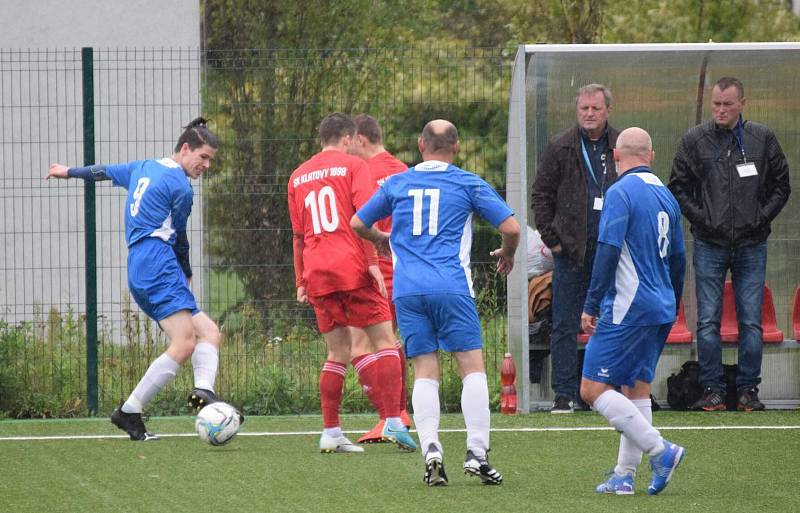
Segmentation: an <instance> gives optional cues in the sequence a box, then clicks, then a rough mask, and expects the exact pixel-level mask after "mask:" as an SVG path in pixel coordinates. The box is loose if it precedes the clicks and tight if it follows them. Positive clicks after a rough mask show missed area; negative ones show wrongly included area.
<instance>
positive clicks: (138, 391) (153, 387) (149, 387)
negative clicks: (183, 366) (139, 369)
mask: <svg viewBox="0 0 800 513" xmlns="http://www.w3.org/2000/svg"><path fill="white" fill-rule="evenodd" d="M178 367H180V364H179V363H178V362H176V361H175V360H173V359H172V358H170V357H169V356H167V355H166V353H164V354H162V355H161V356H159V357H158V358H156V359H155V360H153V363H151V364H150V367H148V368H147V372H145V373H144V376H142V379H141V380H140V381H139V384H138V385H136V388H134V389H133V392H131V395H130V396H128V399H127V400H126V401H125V404H123V405H122V411H123V412H125V413H142V410H143V409H144V407H145V406H147V403H149V402H150V401H151V400H152V399H153V397H155V395H156V394H157V393H158V392H159V391H160V390H161V389H162V388H164V387H165V386H167V383H169V382H170V381H172V380H173V379H174V378H175V374H176V373H177V372H178Z"/></svg>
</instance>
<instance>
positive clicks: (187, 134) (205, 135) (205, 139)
mask: <svg viewBox="0 0 800 513" xmlns="http://www.w3.org/2000/svg"><path fill="white" fill-rule="evenodd" d="M207 125H208V120H207V119H206V118H203V117H200V118H195V119H193V120H191V121H190V122H189V124H188V125H186V126H185V127H183V128H184V130H183V133H182V134H181V136H180V137H178V142H177V143H176V144H175V153H177V152H179V151H181V148H182V147H183V145H184V143H186V144H188V145H189V149H190V150H196V149H197V148H199V147H201V146H202V145H204V144H207V145H209V146H211V147H212V148H214V149H217V148H219V139H217V136H216V135H214V132H212V131H211V130H209V129H208V126H207Z"/></svg>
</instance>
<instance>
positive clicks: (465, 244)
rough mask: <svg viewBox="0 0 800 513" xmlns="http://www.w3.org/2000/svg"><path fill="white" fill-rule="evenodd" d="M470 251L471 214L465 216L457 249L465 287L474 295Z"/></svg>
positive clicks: (470, 294)
mask: <svg viewBox="0 0 800 513" xmlns="http://www.w3.org/2000/svg"><path fill="white" fill-rule="evenodd" d="M470 251H472V214H471V213H470V215H468V216H467V222H466V223H464V230H463V231H462V232H461V247H460V248H459V251H458V259H459V261H460V262H461V268H462V269H464V277H465V278H466V279H467V287H468V288H469V296H470V297H471V298H474V297H475V291H474V290H473V289H472V269H470V267H469V264H470V260H469V254H470Z"/></svg>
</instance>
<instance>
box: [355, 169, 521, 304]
mask: <svg viewBox="0 0 800 513" xmlns="http://www.w3.org/2000/svg"><path fill="white" fill-rule="evenodd" d="M473 213H478V215H480V216H481V217H482V218H484V219H485V220H487V221H488V222H489V223H491V224H492V225H493V226H495V227H497V226H498V225H500V223H502V222H503V221H504V220H505V219H506V218H508V217H509V216H511V215H513V212H512V211H511V209H510V208H509V207H508V205H507V204H506V202H505V201H503V199H502V198H500V196H499V195H498V194H497V192H496V191H495V190H494V189H492V187H491V186H490V185H489V184H488V183H486V182H485V181H483V180H482V179H481V178H480V177H478V176H477V175H475V174H473V173H469V172H467V171H464V170H463V169H460V168H458V167H456V166H454V165H452V164H447V163H445V162H439V161H434V160H431V161H426V162H423V163H422V164H418V165H416V166H415V167H412V168H411V169H409V170H408V171H406V172H404V173H399V174H396V175H393V176H391V177H389V178H388V179H387V180H386V182H384V184H383V185H382V186H381V188H380V189H379V190H378V191H377V192H376V193H375V194H374V195H373V196H372V198H371V199H370V200H369V201H368V202H367V203H366V204H365V205H364V206H363V207H362V208H361V209H360V210H359V211H358V212H357V213H356V215H357V216H358V217H359V219H361V221H362V222H363V223H364V224H366V225H367V226H371V225H372V224H373V223H374V222H376V221H378V220H379V219H382V218H384V217H387V216H389V215H391V216H392V233H391V236H390V243H391V247H392V253H393V264H394V291H393V293H392V297H393V299H397V298H399V297H404V296H415V295H422V294H459V295H468V296H470V297H475V293H474V292H473V290H472V274H471V272H470V268H469V265H470V250H471V247H472V214H473Z"/></svg>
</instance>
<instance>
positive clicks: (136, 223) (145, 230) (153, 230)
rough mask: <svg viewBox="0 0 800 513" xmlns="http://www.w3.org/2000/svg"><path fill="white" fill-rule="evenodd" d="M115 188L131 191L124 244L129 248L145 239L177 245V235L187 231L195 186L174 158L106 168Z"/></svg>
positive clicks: (126, 205)
mask: <svg viewBox="0 0 800 513" xmlns="http://www.w3.org/2000/svg"><path fill="white" fill-rule="evenodd" d="M105 172H106V175H107V176H108V177H109V178H110V179H111V181H112V183H113V184H114V185H117V186H119V187H124V188H125V189H127V191H128V198H127V201H126V202H125V241H126V242H127V244H128V247H131V246H133V245H134V244H135V243H136V242H138V241H140V240H142V239H143V238H145V237H157V238H159V239H161V240H162V241H164V242H166V243H167V244H170V245H174V244H175V238H176V233H177V232H182V231H186V222H187V220H188V219H189V214H191V212H192V197H193V193H192V186H191V184H190V183H189V179H188V178H187V176H186V174H185V173H184V172H183V169H182V168H181V166H180V165H179V164H178V163H177V162H175V161H174V160H172V159H171V158H163V159H160V160H135V161H132V162H126V163H123V164H112V165H108V166H106V169H105Z"/></svg>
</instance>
